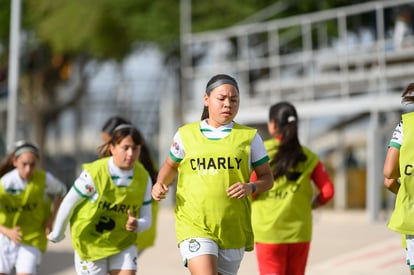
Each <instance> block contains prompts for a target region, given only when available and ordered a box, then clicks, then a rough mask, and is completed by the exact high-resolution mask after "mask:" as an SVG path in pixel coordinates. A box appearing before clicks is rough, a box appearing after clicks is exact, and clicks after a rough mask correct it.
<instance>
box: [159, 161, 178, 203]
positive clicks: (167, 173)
mask: <svg viewBox="0 0 414 275" xmlns="http://www.w3.org/2000/svg"><path fill="white" fill-rule="evenodd" d="M179 164H180V163H179V162H175V161H173V160H172V159H171V157H167V159H166V160H165V162H164V164H163V165H162V167H161V169H160V171H159V172H158V177H157V182H156V183H155V184H154V186H153V187H152V197H153V198H154V200H156V201H160V200H162V199H165V198H166V197H167V194H168V185H169V184H170V183H171V182H172V181H173V180H174V178H175V176H176V175H177V172H178V166H179Z"/></svg>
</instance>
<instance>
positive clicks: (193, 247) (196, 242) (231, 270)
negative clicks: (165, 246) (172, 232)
mask: <svg viewBox="0 0 414 275" xmlns="http://www.w3.org/2000/svg"><path fill="white" fill-rule="evenodd" d="M179 247H180V251H181V256H182V258H183V262H184V266H186V267H187V264H188V261H189V260H191V259H192V258H194V257H197V256H201V255H215V256H216V257H217V269H218V272H219V273H221V274H222V275H236V274H237V272H238V270H239V268H240V263H241V261H242V259H243V256H244V247H243V248H239V249H221V248H219V247H218V245H217V244H216V242H214V241H213V240H211V239H206V238H193V239H187V240H184V241H182V242H181V243H180V245H179Z"/></svg>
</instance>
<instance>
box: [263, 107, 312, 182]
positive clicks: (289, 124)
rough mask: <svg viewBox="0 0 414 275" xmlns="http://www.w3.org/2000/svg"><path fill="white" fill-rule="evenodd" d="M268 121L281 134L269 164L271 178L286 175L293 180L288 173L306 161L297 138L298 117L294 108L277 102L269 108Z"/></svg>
mask: <svg viewBox="0 0 414 275" xmlns="http://www.w3.org/2000/svg"><path fill="white" fill-rule="evenodd" d="M269 121H273V122H275V125H276V127H277V128H278V130H279V132H280V134H281V142H280V145H279V148H278V151H277V153H276V155H275V156H274V158H273V159H272V160H271V162H270V164H271V165H272V167H275V168H274V170H273V177H274V178H275V179H277V178H279V177H281V176H283V175H286V176H287V177H288V179H293V178H292V177H295V175H294V174H293V173H291V172H289V170H290V169H292V168H295V167H296V166H297V165H298V163H300V162H302V161H305V160H306V155H305V154H304V153H303V151H302V146H301V144H300V142H299V138H298V115H297V112H296V109H295V107H294V106H293V105H292V104H290V103H289V102H279V103H277V104H275V105H273V106H271V107H270V110H269Z"/></svg>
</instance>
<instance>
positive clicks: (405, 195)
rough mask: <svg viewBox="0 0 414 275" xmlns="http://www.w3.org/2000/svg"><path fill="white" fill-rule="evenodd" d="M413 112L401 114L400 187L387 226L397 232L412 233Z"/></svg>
mask: <svg viewBox="0 0 414 275" xmlns="http://www.w3.org/2000/svg"><path fill="white" fill-rule="evenodd" d="M413 125H414V112H412V113H407V114H404V115H402V129H403V132H404V136H403V141H402V142H401V148H400V159H399V166H400V175H401V176H400V184H401V185H400V188H399V190H398V193H397V198H396V202H395V208H394V211H393V213H392V215H391V218H390V221H389V223H388V227H389V228H390V229H392V230H394V231H397V232H399V233H403V234H408V235H414V220H413V219H412V217H414V150H413V148H414V127H412V126H413Z"/></svg>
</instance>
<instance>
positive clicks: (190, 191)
mask: <svg viewBox="0 0 414 275" xmlns="http://www.w3.org/2000/svg"><path fill="white" fill-rule="evenodd" d="M178 131H179V136H180V139H181V142H182V145H183V148H185V156H184V157H183V159H182V160H181V162H180V166H179V168H178V172H179V173H178V186H177V194H176V199H177V201H176V208H175V217H176V233H177V239H178V242H179V243H180V242H181V241H183V240H185V239H189V238H194V237H200V238H209V239H212V240H214V241H215V242H216V243H217V244H218V246H219V247H220V248H222V249H230V248H233V249H237V248H245V249H246V250H247V251H249V250H252V249H253V232H252V228H251V217H250V216H251V211H250V199H249V198H248V197H245V198H243V199H231V198H229V197H228V196H227V193H226V189H227V188H228V187H229V186H231V185H232V184H234V183H237V182H249V179H250V174H251V163H250V162H251V144H252V141H253V140H254V138H255V136H256V134H257V133H256V130H255V129H253V128H249V127H246V126H242V125H239V124H237V123H234V124H233V125H232V129H231V131H230V132H229V133H228V134H227V135H226V136H225V137H223V138H218V139H212V138H207V137H206V136H205V135H204V133H203V132H202V129H200V122H195V123H191V124H187V125H185V126H183V127H181V128H180V129H179V130H178ZM262 146H263V145H262ZM264 159H265V161H267V160H268V157H267V154H266V155H265V157H264Z"/></svg>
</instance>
